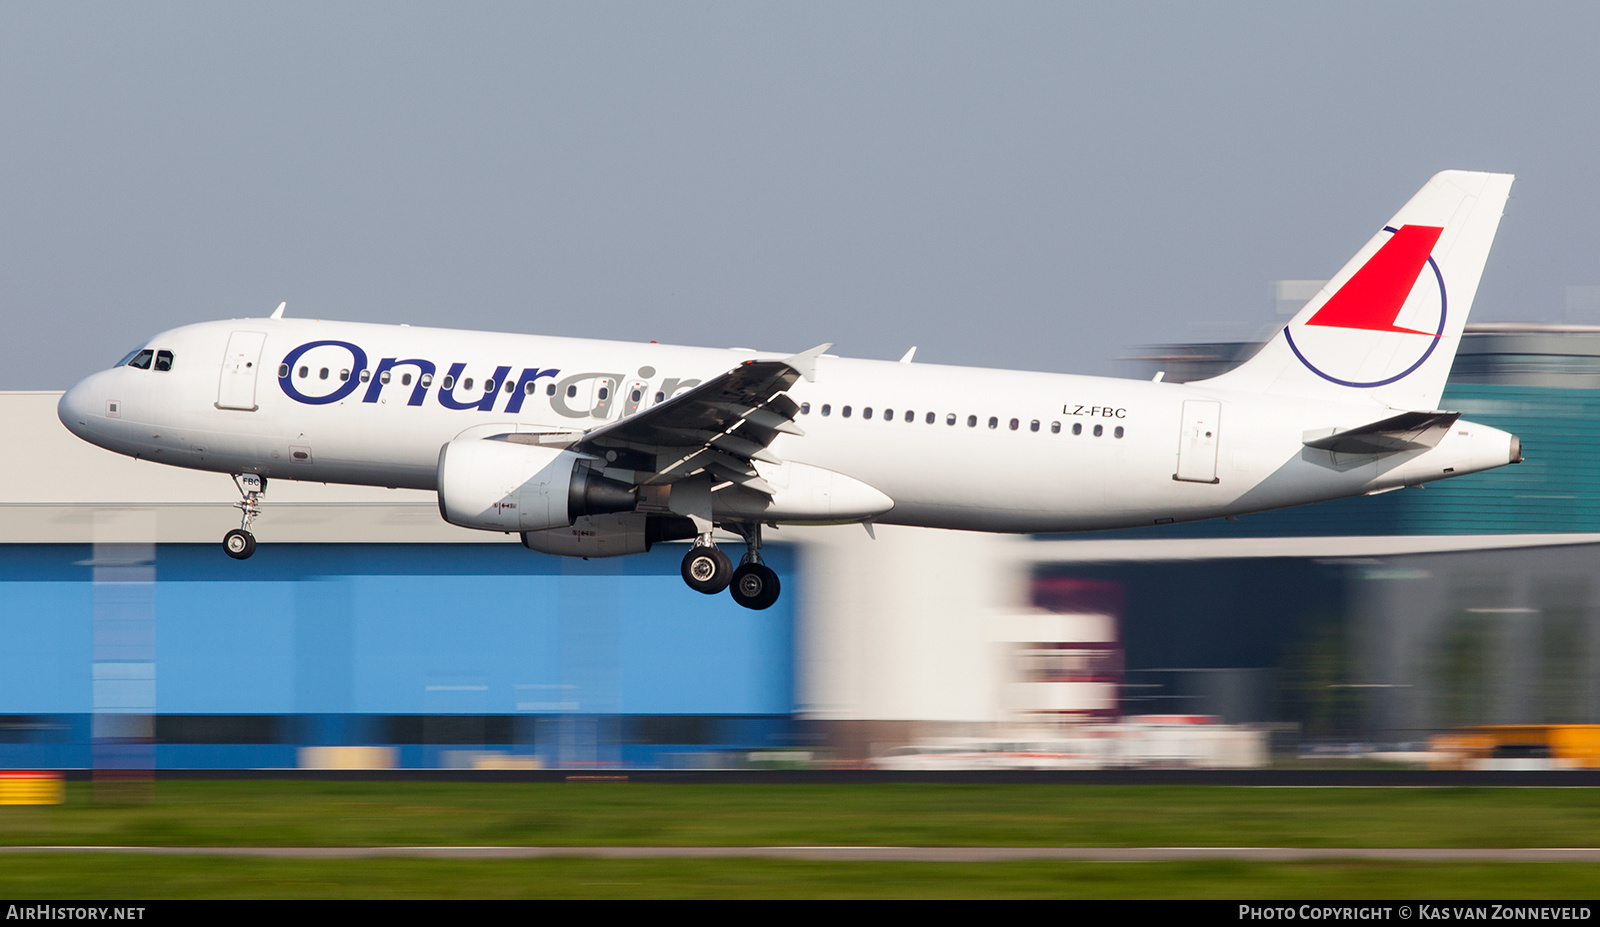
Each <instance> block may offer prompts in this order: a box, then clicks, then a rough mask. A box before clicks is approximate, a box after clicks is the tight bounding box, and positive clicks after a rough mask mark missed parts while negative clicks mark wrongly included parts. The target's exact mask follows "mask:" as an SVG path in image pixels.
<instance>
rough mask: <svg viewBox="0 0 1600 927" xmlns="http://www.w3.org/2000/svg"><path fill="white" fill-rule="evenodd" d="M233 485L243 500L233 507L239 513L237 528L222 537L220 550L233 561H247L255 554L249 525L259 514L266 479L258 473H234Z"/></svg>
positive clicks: (265, 487) (254, 544)
mask: <svg viewBox="0 0 1600 927" xmlns="http://www.w3.org/2000/svg"><path fill="white" fill-rule="evenodd" d="M233 484H234V485H235V486H237V487H239V494H240V495H241V496H244V498H243V499H241V500H239V501H238V502H235V503H234V504H233V507H234V508H236V509H238V510H239V512H240V518H239V527H237V528H235V529H233V530H232V531H229V532H228V533H227V534H224V535H223V536H222V549H223V550H224V551H226V552H227V554H228V556H230V557H232V558H233V559H235V560H248V559H250V555H251V554H253V553H255V552H256V536H255V535H253V534H251V533H250V525H251V524H252V523H254V522H255V520H256V516H257V515H260V514H261V497H262V496H264V495H266V493H267V478H266V477H264V476H262V475H260V474H258V473H235V474H234V475H233Z"/></svg>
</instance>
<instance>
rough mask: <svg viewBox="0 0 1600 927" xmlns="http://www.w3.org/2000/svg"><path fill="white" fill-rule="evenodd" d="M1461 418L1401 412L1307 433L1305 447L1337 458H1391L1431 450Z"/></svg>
mask: <svg viewBox="0 0 1600 927" xmlns="http://www.w3.org/2000/svg"><path fill="white" fill-rule="evenodd" d="M1460 417H1461V413H1460V412H1402V413H1400V414H1399V415H1395V416H1392V417H1390V418H1386V419H1382V420H1381V421H1376V422H1372V423H1371V424H1367V425H1359V426H1357V427H1355V428H1348V429H1345V430H1344V431H1334V432H1333V433H1332V434H1323V433H1321V432H1307V434H1306V437H1305V441H1304V444H1305V446H1306V447H1315V448H1321V449H1322V450H1325V451H1333V452H1334V453H1336V454H1393V453H1396V452H1397V451H1409V450H1417V449H1421V448H1428V447H1434V446H1436V445H1438V443H1439V441H1440V440H1441V439H1443V438H1444V436H1445V432H1447V431H1449V430H1450V426H1451V425H1454V424H1455V423H1456V419H1458V418H1460Z"/></svg>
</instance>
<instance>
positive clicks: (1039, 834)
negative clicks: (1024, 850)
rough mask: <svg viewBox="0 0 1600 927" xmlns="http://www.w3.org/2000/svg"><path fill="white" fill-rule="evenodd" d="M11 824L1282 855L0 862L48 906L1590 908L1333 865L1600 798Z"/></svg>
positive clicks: (180, 809) (1526, 833)
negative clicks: (1143, 902)
mask: <svg viewBox="0 0 1600 927" xmlns="http://www.w3.org/2000/svg"><path fill="white" fill-rule="evenodd" d="M92 798H93V792H92V789H91V786H89V785H88V784H86V783H72V784H70V786H69V788H68V801H67V803H66V804H65V805H61V806H56V807H44V808H36V807H23V808H19V807H6V808H0V844H5V845H11V846H18V845H71V846H93V845H129V844H131V845H147V846H176V847H181V846H312V847H314V846H415V845H435V846H443V845H454V846H461V845H527V846H574V847H577V846H596V845H633V846H773V845H778V846H796V845H833V846H838V845H878V846H1286V847H1313V848H1326V849H1329V850H1330V851H1332V852H1331V853H1330V858H1329V859H1327V860H1318V861H1307V862H1285V863H1264V862H1245V861H1226V860H1223V861H1196V862H1159V863H1158V862H1143V863H1127V862H1116V863H1113V862H1104V863H1100V862H1065V861H1040V860H1028V861H1016V862H1005V863H898V862H896V863H886V862H809V861H796V860H767V859H738V858H729V859H714V860H686V859H656V860H594V859H572V858H567V859H533V860H460V859H355V860H320V859H319V860H311V859H240V858H218V857H191V856H168V857H148V856H114V855H107V854H93V853H68V854H34V853H21V854H7V855H5V856H3V857H0V892H4V893H6V894H10V895H12V896H22V897H48V898H80V897H81V898H91V897H101V898H108V897H127V898H177V897H207V898H225V897H246V898H272V897H284V898H388V897H429V898H457V897H462V898H489V897H548V898H560V897H583V898H596V897H617V898H624V897H652V898H669V897H671V898H679V897H682V898H695V897H717V898H735V897H741V898H742V897H817V898H821V897H837V898H846V897H887V898H904V897H962V898H979V897H983V898H987V897H1082V898H1098V897H1110V898H1142V897H1183V898H1208V897H1209V898H1341V897H1356V898H1379V897H1383V898H1403V897H1412V898H1415V897H1431V898H1468V897H1500V898H1533V897H1568V898H1570V897H1595V896H1596V895H1597V894H1600V864H1584V863H1516V864H1508V863H1467V862H1463V863H1436V862H1426V863H1424V862H1414V863H1413V862H1408V863H1396V862H1369V861H1354V860H1340V859H1338V858H1337V850H1338V848H1340V847H1460V848H1479V847H1482V848H1498V847H1574V846H1594V845H1596V844H1597V843H1600V839H1597V837H1596V834H1600V791H1595V790H1589V789H1559V788H1481V789H1480V788H1471V789H1467V788H1407V789H1387V788H1226V787H1199V786H1197V787H1183V786H1058V785H920V784H894V785H888V784H880V785H666V784H646V783H627V782H624V783H519V784H511V783H497V784H489V783H438V782H429V783H370V782H316V781H262V782H217V781H193V782H190V781H162V782H157V783H155V784H154V785H153V788H152V790H151V792H150V798H149V800H148V801H144V802H129V803H123V804H113V803H98V804H97V803H96V802H95V801H93V800H92Z"/></svg>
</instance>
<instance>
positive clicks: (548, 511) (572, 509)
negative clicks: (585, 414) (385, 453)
mask: <svg viewBox="0 0 1600 927" xmlns="http://www.w3.org/2000/svg"><path fill="white" fill-rule="evenodd" d="M511 437H515V436H511ZM591 460H592V458H589V457H585V456H584V455H581V454H575V453H573V452H572V451H568V450H564V449H562V448H556V447H544V446H541V445H538V444H522V443H518V442H516V441H510V440H506V439H505V438H462V439H457V440H455V441H451V442H450V443H448V444H446V445H445V446H444V447H442V448H440V449H439V473H438V478H439V484H438V485H439V514H440V515H442V516H444V520H445V521H447V522H449V523H450V524H452V525H460V526H461V527H463V528H481V529H484V530H488V531H518V532H520V531H542V530H545V529H547V528H564V527H567V526H570V525H571V524H572V523H573V522H575V521H576V520H577V519H579V518H582V517H584V516H587V515H609V514H612V513H616V512H631V511H632V510H633V507H634V501H635V497H636V496H637V494H638V490H637V489H635V488H634V487H633V486H630V485H628V484H627V483H623V482H620V481H618V480H613V479H608V478H607V477H604V476H601V475H600V474H599V473H597V472H595V470H594V469H593V468H592V467H591V466H590V461H591Z"/></svg>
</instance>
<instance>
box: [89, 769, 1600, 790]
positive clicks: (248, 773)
mask: <svg viewBox="0 0 1600 927" xmlns="http://www.w3.org/2000/svg"><path fill="white" fill-rule="evenodd" d="M65 774H66V777H67V779H69V780H73V781H85V782H86V781H89V780H90V779H92V778H93V775H94V772H93V770H89V769H69V770H66V771H65ZM151 775H152V777H153V778H154V779H155V780H156V781H158V782H160V781H181V780H235V781H241V780H242V781H258V780H271V779H282V780H300V781H325V782H572V783H596V784H604V783H619V782H649V783H663V784H683V785H732V784H744V785H852V784H856V785H862V784H884V783H891V782H895V783H923V784H928V783H947V784H974V785H976V784H984V785H1002V784H1016V785H1225V786H1299V787H1331V786H1350V787H1376V786H1413V787H1418V788H1445V787H1457V786H1466V787H1473V788H1482V787H1490V786H1513V787H1547V788H1549V787H1580V788H1595V787H1600V769H1550V770H1434V769H1076V770H1023V769H1015V770H1008V769H990V770H946V771H938V772H933V771H927V772H893V771H889V770H881V769H808V770H776V769H774V770H753V769H749V770H740V769H719V770H694V769H618V770H606V771H600V772H597V771H594V770H562V769H536V770H518V769H158V770H154V771H153V772H152V774H151Z"/></svg>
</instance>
